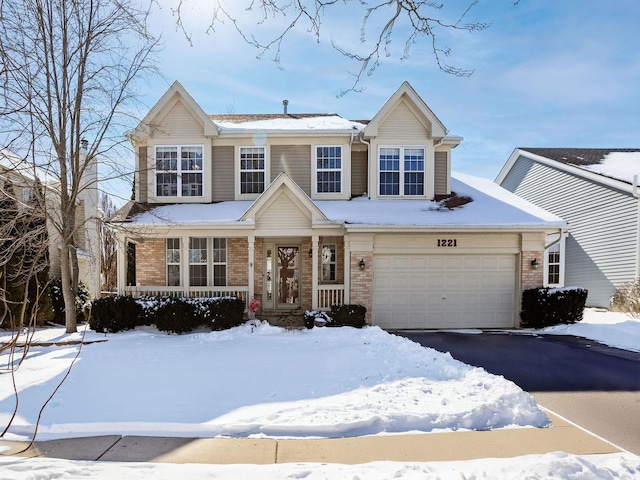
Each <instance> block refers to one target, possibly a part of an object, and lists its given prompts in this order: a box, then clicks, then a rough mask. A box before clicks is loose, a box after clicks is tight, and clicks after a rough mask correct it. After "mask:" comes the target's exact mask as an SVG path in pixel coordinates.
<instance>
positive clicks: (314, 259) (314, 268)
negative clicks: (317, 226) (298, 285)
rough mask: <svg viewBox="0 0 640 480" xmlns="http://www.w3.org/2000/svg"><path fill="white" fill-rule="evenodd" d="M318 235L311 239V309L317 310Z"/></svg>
mask: <svg viewBox="0 0 640 480" xmlns="http://www.w3.org/2000/svg"><path fill="white" fill-rule="evenodd" d="M318 240H319V237H318V235H313V236H312V237H311V252H312V255H311V309H312V310H317V309H318Z"/></svg>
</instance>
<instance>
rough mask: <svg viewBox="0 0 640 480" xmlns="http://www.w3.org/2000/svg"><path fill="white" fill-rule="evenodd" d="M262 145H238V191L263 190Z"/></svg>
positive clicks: (254, 191)
mask: <svg viewBox="0 0 640 480" xmlns="http://www.w3.org/2000/svg"><path fill="white" fill-rule="evenodd" d="M264 157H265V149H264V147H240V193H241V194H243V193H249V194H251V193H262V192H264V178H265V161H264Z"/></svg>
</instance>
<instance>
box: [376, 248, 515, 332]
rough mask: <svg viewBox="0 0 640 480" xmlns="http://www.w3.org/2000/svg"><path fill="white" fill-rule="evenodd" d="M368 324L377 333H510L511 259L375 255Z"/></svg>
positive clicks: (511, 304) (511, 321) (468, 256)
mask: <svg viewBox="0 0 640 480" xmlns="http://www.w3.org/2000/svg"><path fill="white" fill-rule="evenodd" d="M373 263H374V272H373V275H374V277H373V312H372V313H373V318H372V319H373V323H374V325H379V326H380V327H382V328H387V329H393V328H511V327H513V326H514V319H515V315H514V300H515V282H516V256H515V255H406V256H396V255H376V256H375V257H374V262H373Z"/></svg>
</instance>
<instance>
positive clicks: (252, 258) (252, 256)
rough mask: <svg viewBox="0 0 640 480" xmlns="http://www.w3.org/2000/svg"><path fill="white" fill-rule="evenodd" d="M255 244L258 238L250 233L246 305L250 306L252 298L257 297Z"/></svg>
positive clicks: (248, 240)
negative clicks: (254, 276)
mask: <svg viewBox="0 0 640 480" xmlns="http://www.w3.org/2000/svg"><path fill="white" fill-rule="evenodd" d="M255 244H256V238H255V237H254V236H253V235H250V236H249V238H247V245H248V247H247V248H248V249H249V252H248V256H247V258H248V259H249V278H248V287H249V297H248V298H247V305H246V307H247V308H249V302H251V299H252V298H254V297H255V286H254V278H253V275H254V271H255V266H254V262H255Z"/></svg>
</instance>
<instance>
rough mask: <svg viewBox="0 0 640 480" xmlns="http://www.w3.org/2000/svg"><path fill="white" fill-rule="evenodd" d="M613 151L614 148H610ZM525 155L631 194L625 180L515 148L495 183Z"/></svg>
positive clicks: (499, 182) (631, 186)
mask: <svg viewBox="0 0 640 480" xmlns="http://www.w3.org/2000/svg"><path fill="white" fill-rule="evenodd" d="M612 151H614V150H612ZM521 156H522V157H526V158H528V159H530V160H533V161H534V162H538V163H542V164H543V165H547V166H548V167H552V168H555V169H557V170H562V171H564V172H567V173H571V174H573V175H576V176H578V177H582V178H586V179H587V180H591V181H593V182H597V183H600V184H602V185H606V186H607V187H611V188H615V189H617V190H622V191H623V192H627V193H630V194H631V195H633V185H631V184H630V183H627V182H623V181H621V180H615V179H613V178H609V177H605V176H603V175H601V174H599V173H595V172H592V171H590V170H586V169H584V168H580V167H576V166H574V165H569V164H566V163H562V162H558V161H556V160H552V159H550V158H547V157H542V156H540V155H536V154H535V153H531V152H528V151H527V150H522V149H519V148H516V149H515V150H514V151H513V153H511V156H510V157H509V159H508V160H507V162H506V163H505V164H504V166H503V167H502V170H500V172H499V173H498V176H497V177H496V179H495V180H494V182H495V183H497V184H498V185H501V184H502V182H503V181H504V179H505V177H506V176H507V174H508V173H509V171H510V170H511V168H512V167H513V165H514V164H515V163H516V161H517V160H518V158H519V157H521Z"/></svg>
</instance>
